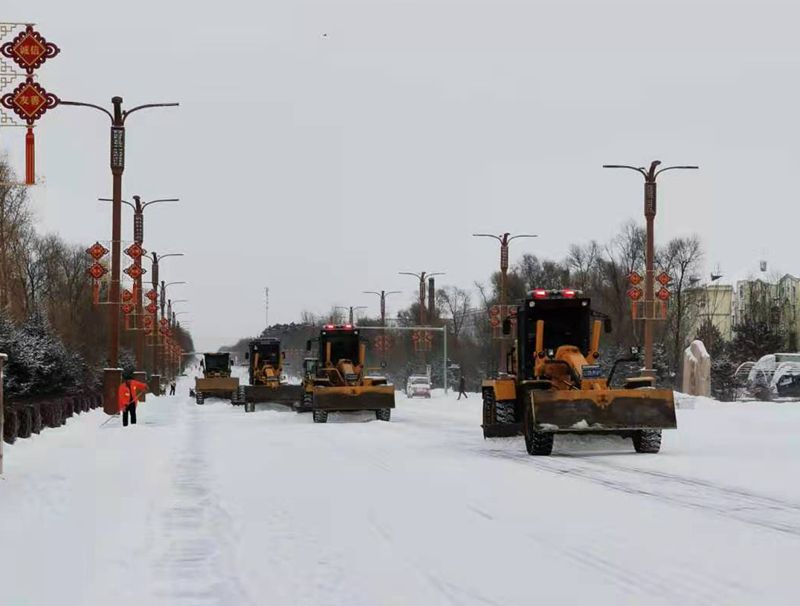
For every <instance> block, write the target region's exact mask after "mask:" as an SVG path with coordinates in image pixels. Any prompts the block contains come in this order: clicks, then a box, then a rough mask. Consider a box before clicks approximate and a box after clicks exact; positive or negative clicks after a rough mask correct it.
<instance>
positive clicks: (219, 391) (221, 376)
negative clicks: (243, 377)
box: [194, 353, 239, 404]
mask: <svg viewBox="0 0 800 606" xmlns="http://www.w3.org/2000/svg"><path fill="white" fill-rule="evenodd" d="M202 368H203V376H202V377H197V378H196V379H195V384H194V392H195V401H196V402H197V403H198V404H202V403H203V402H205V399H206V398H207V397H216V398H226V399H230V398H233V397H234V396H235V394H236V391H237V390H238V389H239V379H238V378H237V377H232V376H231V356H230V354H229V353H207V354H203V362H202Z"/></svg>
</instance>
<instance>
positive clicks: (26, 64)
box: [0, 25, 61, 185]
mask: <svg viewBox="0 0 800 606" xmlns="http://www.w3.org/2000/svg"><path fill="white" fill-rule="evenodd" d="M0 37H2V35H1V34H0ZM59 52H61V51H60V49H59V48H58V47H57V46H56V45H55V44H53V43H52V42H48V41H47V40H45V39H44V37H43V36H42V35H41V34H40V33H39V32H37V31H36V30H35V29H33V26H32V25H27V26H26V27H25V29H24V30H23V31H21V32H20V33H19V34H18V35H17V36H16V37H15V38H14V39H13V40H11V41H10V42H6V43H5V44H3V45H2V46H0V55H2V56H3V57H5V58H6V59H10V60H11V61H13V62H14V63H16V64H17V65H18V66H19V67H20V68H21V69H22V70H23V71H24V73H25V74H26V75H25V80H23V81H22V82H21V83H20V84H19V85H18V86H17V87H16V88H15V89H14V90H13V91H11V92H10V93H6V94H5V95H3V96H2V97H0V105H2V107H4V108H6V109H9V110H11V111H13V112H14V113H15V114H16V115H17V116H18V117H19V118H20V119H21V120H22V122H23V123H24V124H25V125H27V133H26V135H25V184H26V185H33V184H34V182H35V181H36V156H35V142H34V135H33V129H34V126H35V123H36V121H37V120H38V119H39V118H41V117H42V116H43V115H44V114H45V112H46V111H47V110H49V109H53V108H54V107H55V106H56V105H58V103H59V99H58V97H57V96H55V95H54V94H53V93H49V92H47V90H45V88H44V87H43V86H42V85H41V84H39V83H38V82H36V80H35V79H34V71H35V70H37V69H38V68H40V67H41V66H42V64H44V62H45V61H47V60H48V59H52V58H53V57H55V56H56V55H58V53H59ZM0 60H2V59H0ZM3 84H5V83H3ZM0 88H2V87H0ZM0 111H2V110H0ZM3 118H4V119H3V121H2V122H3V123H5V122H7V117H6V116H5V115H4V116H3Z"/></svg>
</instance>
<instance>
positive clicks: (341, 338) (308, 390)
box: [303, 324, 394, 423]
mask: <svg viewBox="0 0 800 606" xmlns="http://www.w3.org/2000/svg"><path fill="white" fill-rule="evenodd" d="M307 349H308V350H309V351H311V341H309V342H308V344H307ZM319 352H320V357H319V360H321V361H322V363H321V364H319V363H318V364H314V365H311V364H309V363H308V362H309V361H308V360H307V362H306V364H307V370H306V377H305V381H304V383H303V391H304V396H303V402H304V406H308V407H309V408H310V409H311V411H312V412H313V415H314V422H315V423H325V422H327V420H328V413H330V412H337V411H354V410H372V411H375V417H376V418H377V419H378V420H380V421H389V420H390V419H391V414H392V408H394V385H391V384H389V383H388V382H387V381H386V379H385V378H384V377H371V376H366V374H365V366H364V363H365V357H366V344H365V343H363V342H362V341H361V337H360V335H359V330H358V328H355V327H353V326H352V325H350V324H345V325H333V324H328V325H326V326H324V327H323V328H322V330H321V331H320V336H319Z"/></svg>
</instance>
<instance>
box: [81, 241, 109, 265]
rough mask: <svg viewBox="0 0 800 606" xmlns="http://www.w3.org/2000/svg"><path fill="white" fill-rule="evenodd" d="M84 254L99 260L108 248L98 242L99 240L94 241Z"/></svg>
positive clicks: (106, 252)
mask: <svg viewBox="0 0 800 606" xmlns="http://www.w3.org/2000/svg"><path fill="white" fill-rule="evenodd" d="M86 254H88V255H89V256H90V257H91V258H92V259H94V260H95V261H99V260H100V259H102V258H103V257H105V256H106V255H107V254H108V249H107V248H106V247H105V246H103V245H102V244H100V242H95V243H94V244H92V245H91V246H90V247H89V248H87V249H86Z"/></svg>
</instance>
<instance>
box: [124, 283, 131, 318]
mask: <svg viewBox="0 0 800 606" xmlns="http://www.w3.org/2000/svg"><path fill="white" fill-rule="evenodd" d="M122 300H123V301H124V302H125V303H129V302H130V301H133V293H132V292H131V291H129V290H128V289H127V288H126V289H125V290H123V291H122ZM125 313H128V312H125Z"/></svg>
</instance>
